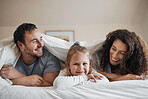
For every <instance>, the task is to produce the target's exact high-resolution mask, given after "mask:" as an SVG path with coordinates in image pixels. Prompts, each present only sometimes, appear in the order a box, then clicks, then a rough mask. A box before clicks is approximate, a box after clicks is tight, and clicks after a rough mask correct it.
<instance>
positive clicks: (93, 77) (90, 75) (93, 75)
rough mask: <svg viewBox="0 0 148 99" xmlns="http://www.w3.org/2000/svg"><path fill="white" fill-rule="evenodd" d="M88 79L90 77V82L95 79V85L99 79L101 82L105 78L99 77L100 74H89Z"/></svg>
mask: <svg viewBox="0 0 148 99" xmlns="http://www.w3.org/2000/svg"><path fill="white" fill-rule="evenodd" d="M87 77H88V80H90V79H93V80H94V82H95V83H96V78H98V79H100V80H101V78H103V76H101V75H98V74H88V75H87Z"/></svg>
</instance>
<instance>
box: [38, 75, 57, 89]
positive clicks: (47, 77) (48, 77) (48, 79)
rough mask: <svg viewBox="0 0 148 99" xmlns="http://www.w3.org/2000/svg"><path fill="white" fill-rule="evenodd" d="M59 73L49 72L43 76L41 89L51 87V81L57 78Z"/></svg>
mask: <svg viewBox="0 0 148 99" xmlns="http://www.w3.org/2000/svg"><path fill="white" fill-rule="evenodd" d="M58 74H59V72H51V73H45V74H43V79H44V83H43V84H41V86H42V87H46V86H52V85H53V81H54V80H55V78H56V77H57V76H58Z"/></svg>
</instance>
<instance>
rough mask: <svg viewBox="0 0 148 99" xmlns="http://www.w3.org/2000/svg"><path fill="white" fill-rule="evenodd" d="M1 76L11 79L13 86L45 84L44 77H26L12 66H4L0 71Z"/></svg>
mask: <svg viewBox="0 0 148 99" xmlns="http://www.w3.org/2000/svg"><path fill="white" fill-rule="evenodd" d="M0 75H1V77H3V78H8V79H10V80H11V81H12V82H13V85H24V86H41V85H42V84H43V83H44V79H43V78H42V77H40V76H38V75H31V76H26V75H24V74H22V73H21V72H19V71H18V70H17V69H16V68H14V67H13V66H11V65H4V66H3V67H2V69H1V71H0Z"/></svg>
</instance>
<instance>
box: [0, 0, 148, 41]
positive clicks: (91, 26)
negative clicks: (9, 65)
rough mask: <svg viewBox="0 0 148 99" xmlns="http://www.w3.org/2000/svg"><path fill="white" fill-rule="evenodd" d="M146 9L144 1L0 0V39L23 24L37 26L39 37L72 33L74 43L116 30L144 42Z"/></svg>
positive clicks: (145, 35) (90, 39) (145, 36)
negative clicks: (57, 32)
mask: <svg viewBox="0 0 148 99" xmlns="http://www.w3.org/2000/svg"><path fill="white" fill-rule="evenodd" d="M146 7H147V0H42V1H41V0H25V1H24V0H0V13H1V15H0V39H4V38H6V37H9V36H12V34H13V32H14V31H15V29H16V27H17V26H18V25H20V24H21V23H23V22H31V23H34V24H36V25H37V26H38V28H39V29H40V31H41V32H42V33H44V32H45V31H46V30H74V31H75V41H87V42H88V43H94V42H96V41H98V39H102V38H105V36H106V34H108V32H111V31H113V30H116V29H119V28H126V29H129V30H130V31H135V32H136V33H138V34H140V35H142V36H144V39H146V38H147V37H148V35H147V34H145V33H146V31H148V30H147V29H146V26H148V22H147V21H145V20H148V19H147V18H145V13H146V12H147V11H148V9H146ZM147 14H148V13H147ZM143 25H144V26H145V28H144V27H143ZM143 28H144V29H143Z"/></svg>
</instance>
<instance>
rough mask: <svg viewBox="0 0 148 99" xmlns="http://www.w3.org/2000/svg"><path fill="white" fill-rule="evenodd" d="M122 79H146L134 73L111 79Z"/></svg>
mask: <svg viewBox="0 0 148 99" xmlns="http://www.w3.org/2000/svg"><path fill="white" fill-rule="evenodd" d="M120 80H145V79H144V78H143V77H142V76H138V75H134V74H126V75H122V76H120V77H117V78H115V79H111V81H120Z"/></svg>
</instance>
